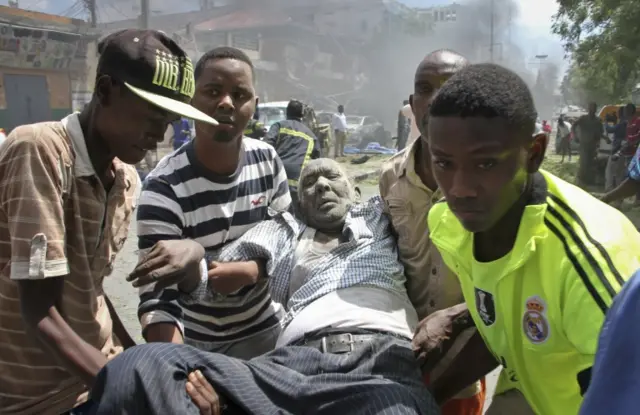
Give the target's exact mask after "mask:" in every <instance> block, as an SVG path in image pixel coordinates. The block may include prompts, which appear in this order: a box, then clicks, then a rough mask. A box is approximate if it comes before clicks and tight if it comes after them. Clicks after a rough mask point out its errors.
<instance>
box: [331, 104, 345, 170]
mask: <svg viewBox="0 0 640 415" xmlns="http://www.w3.org/2000/svg"><path fill="white" fill-rule="evenodd" d="M331 126H332V127H333V133H334V134H333V135H334V137H335V138H336V144H335V152H334V156H335V158H338V157H344V144H345V142H346V141H347V116H346V115H344V105H338V112H337V113H335V114H333V117H332V119H331Z"/></svg>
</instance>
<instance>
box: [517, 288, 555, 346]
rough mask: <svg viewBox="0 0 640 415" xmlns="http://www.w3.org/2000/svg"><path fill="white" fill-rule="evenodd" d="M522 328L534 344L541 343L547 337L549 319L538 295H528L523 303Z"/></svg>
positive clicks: (545, 307) (543, 303)
mask: <svg viewBox="0 0 640 415" xmlns="http://www.w3.org/2000/svg"><path fill="white" fill-rule="evenodd" d="M524 307H525V310H524V315H523V316H522V329H523V330H524V334H525V335H526V336H527V338H528V339H529V340H530V341H531V343H534V344H541V343H544V342H545V341H547V339H548V338H549V320H548V319H547V305H546V304H545V302H544V301H543V300H542V298H540V297H538V296H534V297H529V298H528V299H527V301H525V303H524Z"/></svg>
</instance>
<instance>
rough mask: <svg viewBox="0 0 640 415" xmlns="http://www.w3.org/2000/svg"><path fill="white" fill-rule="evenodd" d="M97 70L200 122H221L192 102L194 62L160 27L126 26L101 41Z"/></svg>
mask: <svg viewBox="0 0 640 415" xmlns="http://www.w3.org/2000/svg"><path fill="white" fill-rule="evenodd" d="M98 53H99V54H100V58H99V61H98V73H99V74H104V75H109V76H111V77H113V78H114V79H116V80H118V81H120V82H123V83H124V85H125V86H126V87H127V88H129V89H130V90H131V91H132V92H133V93H135V94H136V95H138V96H139V97H140V98H142V99H144V100H146V101H148V102H150V103H152V104H154V105H156V106H158V107H160V108H162V109H164V110H167V111H169V112H172V113H175V114H178V115H181V116H183V117H186V118H191V119H194V120H197V121H202V122H206V123H209V124H213V125H217V124H218V122H217V121H216V120H215V119H213V118H212V117H210V116H208V115H207V114H205V113H204V112H202V111H200V110H198V109H196V108H194V107H193V106H191V105H190V104H189V102H190V101H191V98H193V94H194V92H195V79H194V76H193V63H192V62H191V59H190V58H189V57H188V56H187V54H186V53H185V52H184V50H182V48H181V47H180V46H178V44H177V43H176V42H175V41H174V40H173V39H171V38H170V37H168V36H167V35H165V34H164V33H162V32H160V31H157V30H142V29H124V30H120V31H117V32H114V33H111V34H109V35H107V36H106V37H105V38H103V39H102V40H101V41H100V43H99V44H98Z"/></svg>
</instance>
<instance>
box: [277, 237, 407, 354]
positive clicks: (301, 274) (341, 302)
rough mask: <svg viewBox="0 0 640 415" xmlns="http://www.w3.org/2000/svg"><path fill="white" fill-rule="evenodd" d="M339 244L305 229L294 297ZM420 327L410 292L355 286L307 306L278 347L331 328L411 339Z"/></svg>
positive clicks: (292, 282)
mask: <svg viewBox="0 0 640 415" xmlns="http://www.w3.org/2000/svg"><path fill="white" fill-rule="evenodd" d="M338 243H339V241H338V239H337V238H336V237H331V236H329V235H326V234H323V233H320V232H317V231H316V230H315V229H311V228H307V229H306V230H305V233H304V234H303V235H302V238H301V239H300V242H299V243H298V247H297V249H296V253H295V265H294V267H293V270H292V272H291V280H290V283H289V284H290V285H289V286H290V290H289V295H290V296H291V294H292V293H294V292H295V291H296V290H297V289H298V288H300V287H301V286H302V285H303V284H304V283H305V282H306V281H307V279H308V278H309V276H310V270H311V269H313V265H314V263H315V262H317V261H318V259H319V258H320V257H321V256H322V255H324V254H326V253H327V252H329V251H330V250H331V249H333V248H334V247H336V246H337V245H338ZM417 325H418V315H417V314H416V311H415V309H414V308H413V306H412V305H411V301H410V300H409V297H408V296H407V294H406V293H397V292H390V291H386V290H384V289H381V288H377V287H370V286H354V287H350V288H345V289H341V290H338V291H334V292H332V293H329V294H327V295H325V296H323V297H321V298H319V299H317V300H316V301H314V302H313V303H311V304H309V305H308V306H307V307H305V308H304V309H303V310H302V311H300V312H299V313H298V314H297V315H296V316H295V317H294V319H293V320H292V321H291V322H290V323H289V325H287V327H285V328H284V330H283V331H282V333H281V334H280V337H279V338H278V344H277V346H278V347H280V346H284V345H287V344H291V343H293V342H295V341H296V340H298V339H300V338H302V337H303V336H304V335H305V334H306V333H312V332H314V331H318V330H321V329H323V328H327V327H333V328H342V329H349V328H351V329H353V328H360V329H368V330H377V331H384V332H389V333H394V334H398V335H400V336H404V337H406V338H407V339H411V338H412V337H413V333H414V331H415V328H416V327H417Z"/></svg>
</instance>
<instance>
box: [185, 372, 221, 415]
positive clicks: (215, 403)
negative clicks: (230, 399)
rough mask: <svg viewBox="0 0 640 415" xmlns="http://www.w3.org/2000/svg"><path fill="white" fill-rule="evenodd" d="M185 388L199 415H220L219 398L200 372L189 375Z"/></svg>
mask: <svg viewBox="0 0 640 415" xmlns="http://www.w3.org/2000/svg"><path fill="white" fill-rule="evenodd" d="M186 388H187V393H188V394H189V396H190V397H191V399H192V400H193V403H195V404H196V406H197V407H198V409H199V410H200V415H220V414H221V413H222V405H221V404H220V397H219V396H218V394H217V393H216V391H215V390H213V386H211V384H210V383H209V381H207V379H206V378H205V377H204V375H203V374H202V372H200V371H199V370H196V371H195V372H193V373H191V374H189V379H188V380H187V386H186Z"/></svg>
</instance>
